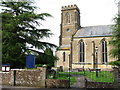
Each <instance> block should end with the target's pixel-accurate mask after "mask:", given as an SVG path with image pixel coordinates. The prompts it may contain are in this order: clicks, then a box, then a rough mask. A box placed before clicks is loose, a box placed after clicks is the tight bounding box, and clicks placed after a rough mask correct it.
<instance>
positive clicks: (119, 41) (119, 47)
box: [109, 14, 120, 66]
mask: <svg viewBox="0 0 120 90" xmlns="http://www.w3.org/2000/svg"><path fill="white" fill-rule="evenodd" d="M114 21H115V25H114V28H113V36H112V40H111V41H110V42H109V44H110V45H112V46H113V48H112V50H111V51H110V55H111V56H112V57H114V58H117V61H115V62H110V64H111V65H116V66H120V63H119V61H120V15H119V14H118V15H117V16H116V17H115V18H114Z"/></svg>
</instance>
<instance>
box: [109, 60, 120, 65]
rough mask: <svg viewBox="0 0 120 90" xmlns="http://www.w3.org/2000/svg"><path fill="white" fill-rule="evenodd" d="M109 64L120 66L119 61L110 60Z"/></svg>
mask: <svg viewBox="0 0 120 90" xmlns="http://www.w3.org/2000/svg"><path fill="white" fill-rule="evenodd" d="M109 64H110V65H113V66H120V61H112V62H110V63H109Z"/></svg>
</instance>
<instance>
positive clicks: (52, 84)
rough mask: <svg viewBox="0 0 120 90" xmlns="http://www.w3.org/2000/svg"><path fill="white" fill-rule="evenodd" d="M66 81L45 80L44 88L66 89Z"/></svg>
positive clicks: (67, 83) (67, 85) (67, 84)
mask: <svg viewBox="0 0 120 90" xmlns="http://www.w3.org/2000/svg"><path fill="white" fill-rule="evenodd" d="M68 87H69V81H68V80H58V79H46V88H68Z"/></svg>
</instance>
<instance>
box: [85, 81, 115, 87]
mask: <svg viewBox="0 0 120 90" xmlns="http://www.w3.org/2000/svg"><path fill="white" fill-rule="evenodd" d="M86 88H114V86H113V83H107V82H89V81H88V82H87V83H86Z"/></svg>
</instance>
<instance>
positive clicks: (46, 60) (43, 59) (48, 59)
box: [36, 48, 58, 67]
mask: <svg viewBox="0 0 120 90" xmlns="http://www.w3.org/2000/svg"><path fill="white" fill-rule="evenodd" d="M56 60H58V57H57V56H54V55H53V51H52V50H51V49H50V48H47V49H46V50H45V51H44V54H43V53H41V54H39V55H36V64H46V65H47V66H48V67H52V66H54V63H55V61H56Z"/></svg>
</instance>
